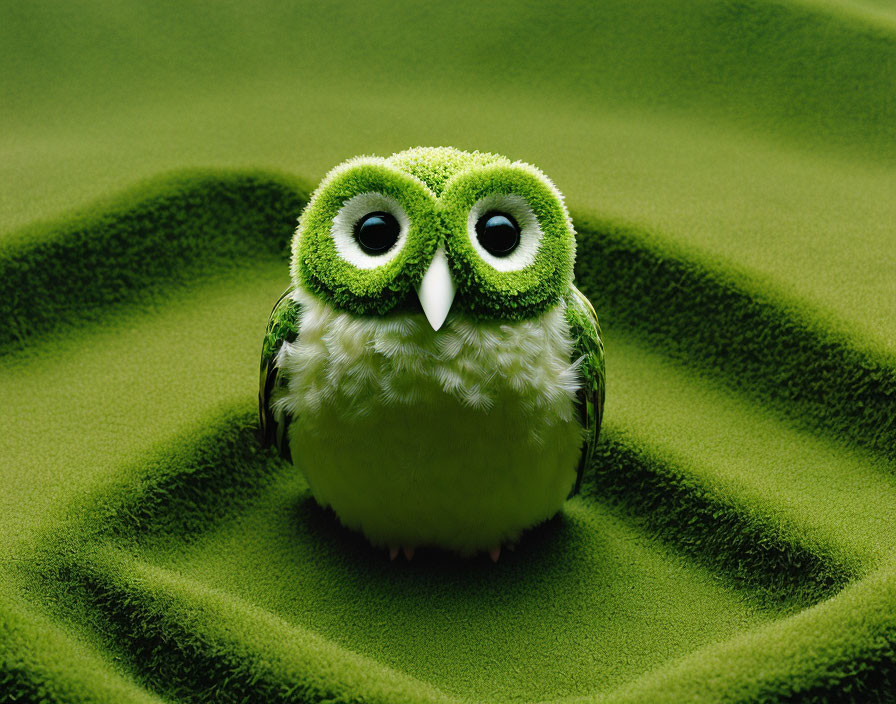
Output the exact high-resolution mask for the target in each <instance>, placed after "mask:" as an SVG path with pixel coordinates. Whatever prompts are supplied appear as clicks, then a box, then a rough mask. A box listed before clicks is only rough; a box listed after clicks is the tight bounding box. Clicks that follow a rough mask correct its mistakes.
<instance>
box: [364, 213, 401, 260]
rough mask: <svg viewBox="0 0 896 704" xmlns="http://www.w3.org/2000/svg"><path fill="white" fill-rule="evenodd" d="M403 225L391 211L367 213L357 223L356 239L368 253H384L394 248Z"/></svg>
mask: <svg viewBox="0 0 896 704" xmlns="http://www.w3.org/2000/svg"><path fill="white" fill-rule="evenodd" d="M399 234H401V226H400V225H399V224H398V220H396V219H395V216H394V215H392V214H391V213H383V212H376V213H367V215H365V216H364V217H363V218H361V219H360V220H358V223H357V224H356V225H355V239H356V240H357V241H358V244H359V245H361V249H363V250H364V251H365V252H366V253H367V254H383V253H384V252H388V251H389V250H390V249H392V246H393V245H394V244H395V243H396V242H397V241H398V235H399Z"/></svg>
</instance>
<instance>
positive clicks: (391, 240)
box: [330, 191, 411, 269]
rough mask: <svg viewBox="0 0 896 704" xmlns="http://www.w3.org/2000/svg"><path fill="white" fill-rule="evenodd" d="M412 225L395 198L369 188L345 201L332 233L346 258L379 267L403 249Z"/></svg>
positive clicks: (361, 266) (359, 264)
mask: <svg viewBox="0 0 896 704" xmlns="http://www.w3.org/2000/svg"><path fill="white" fill-rule="evenodd" d="M410 228H411V219H410V218H409V217H408V214H407V213H406V212H405V210H404V208H402V207H401V204H400V203H399V202H398V201H397V200H395V198H393V197H392V196H387V195H386V194H385V193H377V192H375V191H368V192H365V193H358V194H357V195H354V196H352V197H351V198H349V199H348V200H347V201H345V202H344V203H343V204H342V207H341V208H339V212H338V213H336V216H335V217H334V218H333V226H332V227H331V228H330V234H331V235H332V236H333V244H334V245H336V252H337V253H338V254H339V256H340V257H342V258H343V259H344V260H345V261H347V262H348V263H349V264H351V265H352V266H354V267H357V268H358V269H376V268H377V267H380V266H385V265H386V264H388V263H389V262H391V261H392V260H393V259H395V257H397V256H398V255H399V254H400V253H401V251H402V249H403V248H404V245H405V243H406V242H407V239H408V232H409V231H410Z"/></svg>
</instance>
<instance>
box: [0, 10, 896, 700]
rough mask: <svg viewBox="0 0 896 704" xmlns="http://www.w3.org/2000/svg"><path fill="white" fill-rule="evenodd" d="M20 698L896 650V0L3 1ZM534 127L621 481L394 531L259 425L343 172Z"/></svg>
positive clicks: (668, 688) (655, 672)
mask: <svg viewBox="0 0 896 704" xmlns="http://www.w3.org/2000/svg"><path fill="white" fill-rule="evenodd" d="M0 125H2V130H0V428H2V429H3V432H2V436H0V472H2V479H0V482H2V483H0V486H2V489H3V490H2V491H0V542H2V549H0V699H2V698H3V697H4V696H8V697H11V696H20V697H23V698H25V699H35V700H40V699H46V700H49V701H63V702H65V701H179V700H186V701H243V700H248V701H252V700H270V701H281V700H282V701H305V700H312V701H318V700H334V701H347V702H348V701H359V700H363V701H371V702H372V701H384V702H404V701H446V702H447V701H483V702H486V701H488V702H491V701H532V702H535V701H569V702H573V701H576V702H578V701H582V702H584V701H613V702H627V701H643V702H654V701H671V702H675V701H683V700H685V699H688V700H693V701H707V702H716V701H875V700H882V701H887V700H892V699H893V696H894V695H893V692H894V690H896V562H894V560H896V473H894V466H896V450H894V448H896V316H894V301H896V168H894V167H896V10H894V9H893V6H892V4H890V3H888V2H885V1H883V0H879V1H872V0H866V1H865V2H858V1H856V2H847V1H846V0H839V1H835V0H803V1H790V2H770V1H767V0H762V1H759V0H757V1H754V2H747V1H726V2H708V1H707V2H702V1H698V0H689V1H685V0H681V1H679V2H674V3H669V2H643V3H629V2H605V3H567V4H563V5H562V6H557V5H552V4H548V3H516V4H514V5H513V6H510V5H508V4H506V3H483V2H475V3H459V4H438V5H437V4H430V3H390V4H364V3H345V4H337V3H327V4H319V5H311V4H302V3H285V2H284V3H275V2H266V3H232V4H226V3H219V4H214V5H212V4H206V3H184V2H157V3H151V4H149V3H148V4H146V5H142V6H138V5H132V4H125V3H121V4H119V3H112V2H96V3H91V4H75V3H60V2H34V3H16V4H14V3H4V7H3V21H2V22H0ZM418 144H423V145H438V144H448V145H452V146H457V147H460V148H467V149H475V148H479V149H482V150H489V151H497V152H500V153H504V154H507V155H508V156H510V157H512V158H519V159H523V160H525V161H529V162H532V163H535V164H536V165H538V166H539V167H541V168H542V169H544V170H545V172H546V173H548V174H549V175H550V176H551V177H552V178H553V179H554V180H555V181H556V182H557V184H558V186H559V187H560V189H561V190H562V191H563V192H564V193H565V194H566V196H567V200H568V203H569V205H570V208H571V209H572V211H573V215H574V219H575V222H576V225H577V229H578V231H579V257H578V263H577V281H578V283H579V285H580V287H581V288H582V290H583V291H585V293H587V294H588V295H589V297H591V299H592V301H594V303H595V306H596V308H597V310H598V314H599V315H600V317H601V322H602V324H603V326H604V328H605V333H606V343H607V374H608V391H607V408H606V416H605V428H604V433H603V437H602V442H601V448H600V451H599V453H598V457H597V458H596V460H595V463H594V465H593V466H592V468H591V469H590V471H589V475H588V478H587V480H586V483H585V485H584V487H583V493H582V495H580V496H578V497H576V498H575V499H573V500H572V501H570V502H568V504H567V506H566V507H565V509H564V511H563V513H562V514H561V515H560V516H559V517H558V518H556V519H555V520H554V521H551V522H549V523H548V524H546V525H544V526H542V527H541V528H539V529H538V530H536V531H533V532H532V534H531V535H529V536H528V540H527V541H524V542H523V543H522V544H521V545H520V547H519V548H518V549H517V551H516V552H514V553H509V554H505V555H504V556H502V558H501V562H499V564H498V565H496V566H493V565H491V563H490V562H488V561H486V560H483V561H480V562H476V561H474V562H471V563H462V562H457V561H453V560H447V561H446V560H444V559H442V558H441V557H439V556H438V555H434V554H427V553H426V552H425V551H424V552H422V553H421V554H420V555H419V559H418V558H415V562H414V563H411V564H405V563H398V564H391V563H389V562H388V560H386V559H385V558H384V557H383V556H382V555H378V554H375V553H373V552H372V551H370V550H369V548H367V547H366V545H365V544H364V543H363V541H361V540H360V539H358V538H357V537H356V536H353V535H351V534H348V533H346V532H345V531H343V530H342V529H340V528H339V527H338V525H336V524H335V521H334V520H333V518H332V516H330V515H329V514H327V513H325V512H323V511H321V510H320V509H318V508H317V507H316V506H315V505H314V503H313V501H311V500H310V499H309V494H308V491H307V487H306V486H305V485H304V483H303V482H302V480H301V479H300V478H299V477H297V476H296V475H295V472H293V471H291V470H290V468H289V467H286V466H284V465H282V464H281V463H279V462H278V461H276V460H275V459H274V458H272V457H270V456H268V455H266V454H264V453H261V452H260V451H259V450H258V449H257V448H256V445H255V441H254V438H253V435H252V424H253V423H254V419H253V416H252V406H253V403H254V394H255V392H256V384H257V377H256V370H257V358H258V354H259V351H260V342H261V335H262V333H263V329H264V324H265V322H266V317H267V313H268V312H269V310H270V305H271V304H272V302H273V301H274V300H275V299H276V296H277V295H278V294H279V292H280V291H281V290H282V288H283V287H284V286H285V284H286V283H287V276H288V268H287V263H286V258H285V257H286V244H287V242H288V239H289V236H290V233H291V230H292V228H293V227H294V224H295V219H296V217H297V216H298V213H299V212H300V210H301V207H302V204H303V203H304V199H305V198H306V197H307V193H308V189H309V188H310V187H311V186H312V185H313V184H314V183H315V182H316V181H317V180H318V179H319V178H320V177H321V176H322V175H323V173H324V172H325V171H326V170H327V169H328V168H330V167H331V166H333V165H334V164H336V163H338V162H339V161H341V160H343V159H345V158H347V157H349V156H353V155H355V154H360V153H377V154H382V155H386V154H389V153H391V152H393V151H397V150H400V149H403V148H406V147H408V146H413V145H418Z"/></svg>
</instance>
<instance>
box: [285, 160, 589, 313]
mask: <svg viewBox="0 0 896 704" xmlns="http://www.w3.org/2000/svg"><path fill="white" fill-rule="evenodd" d="M574 261H575V233H574V230H573V226H572V221H571V220H570V217H569V213H568V212H567V210H566V206H565V204H564V202H563V196H562V195H561V194H560V192H559V191H558V190H557V188H556V187H555V186H554V184H553V183H552V182H551V180H550V179H549V178H548V177H547V176H545V175H544V174H543V173H542V172H541V171H539V170H538V169H537V168H535V167H534V166H531V165H529V164H525V163H522V162H519V161H514V162H512V161H510V160H509V159H507V158H505V157H503V156H499V155H497V154H484V153H479V152H463V151H460V150H457V149H451V148H445V147H438V148H417V149H410V150H407V151H403V152H400V153H398V154H393V155H392V156H391V157H389V158H387V159H384V158H381V157H373V156H363V157H357V158H354V159H350V160H348V161H346V162H344V163H342V164H340V165H339V166H337V167H336V168H334V169H333V170H332V171H331V172H330V173H329V174H327V176H326V177H325V178H324V180H323V181H322V182H321V183H320V185H319V186H318V187H317V189H316V190H315V192H314V193H313V194H312V196H311V199H310V201H309V202H308V205H307V206H306V208H305V210H304V211H303V212H302V216H301V218H300V222H299V227H298V229H297V230H296V234H295V237H294V239H293V258H292V277H293V281H294V283H296V284H297V285H301V286H303V287H304V288H305V289H307V290H310V291H312V292H314V293H315V294H317V295H318V296H320V297H322V298H323V299H325V300H327V301H328V302H329V303H330V304H332V305H333V306H334V307H336V308H338V309H340V310H344V311H348V312H351V313H353V314H356V315H386V314H388V313H390V312H393V311H399V310H401V311H407V310H419V309H420V307H422V309H423V312H424V313H425V314H426V317H427V319H428V320H429V322H430V324H431V325H432V327H433V329H435V330H438V329H439V327H440V326H441V325H442V323H443V322H444V321H445V318H446V317H447V316H448V313H449V311H452V312H453V313H454V314H458V315H467V316H469V317H472V318H476V319H507V320H520V319H524V318H531V317H533V316H536V315H538V314H539V313H541V312H543V311H545V310H547V309H549V308H550V307H552V306H553V305H555V304H556V303H558V302H559V301H560V299H561V297H562V296H563V294H564V293H565V292H566V291H567V290H568V288H569V285H570V283H571V282H572V277H573V263H574Z"/></svg>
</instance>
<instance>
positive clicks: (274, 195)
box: [0, 170, 307, 352]
mask: <svg viewBox="0 0 896 704" xmlns="http://www.w3.org/2000/svg"><path fill="white" fill-rule="evenodd" d="M306 199H307V187H306V186H305V185H304V184H303V183H302V182H300V181H299V180H297V179H293V178H288V177H285V176H281V175H279V174H274V173H268V172H259V171H224V170H193V171H183V172H178V173H175V174H171V175H166V176H162V177H160V178H156V179H152V180H150V181H148V182H146V183H143V184H140V185H137V186H135V187H133V188H131V189H128V190H126V191H125V192H123V193H121V194H119V195H117V196H115V197H113V198H111V199H108V200H106V201H102V202H101V203H99V204H97V205H96V206H95V208H93V209H89V210H85V211H84V212H82V213H78V214H75V215H72V216H70V217H67V218H64V219H61V220H58V221H53V222H47V223H41V224H38V225H33V226H31V227H28V228H26V229H25V230H22V231H18V232H17V233H15V234H14V235H13V236H12V237H11V238H10V241H9V242H7V243H5V244H4V246H3V247H2V248H0V322H2V325H0V352H2V351H4V350H9V349H21V348H23V347H24V346H25V345H27V344H28V343H29V342H30V341H31V340H32V339H33V338H35V337H38V336H46V335H48V334H50V333H57V332H59V331H60V330H63V329H66V328H70V327H71V326H73V325H76V324H80V323H84V322H88V321H95V320H98V319H100V318H101V316H102V315H103V314H104V313H105V311H106V310H107V309H108V307H109V306H114V305H116V304H134V305H147V304H151V303H152V302H153V300H154V299H155V298H157V297H158V296H160V295H161V294H163V293H164V292H165V289H166V288H168V287H171V286H172V285H176V284H178V283H186V282H187V281H189V280H191V279H194V278H197V277H201V276H207V275H209V274H212V273H215V272H216V271H220V270H221V269H225V268H232V267H235V266H239V264H240V263H241V262H244V261H246V260H257V259H258V258H259V257H280V258H282V257H283V256H285V254H286V252H287V251H288V246H289V242H290V240H291V237H292V233H293V231H294V229H295V224H296V219H297V217H298V214H299V212H301V209H302V207H303V206H304V203H305V201H306Z"/></svg>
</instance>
